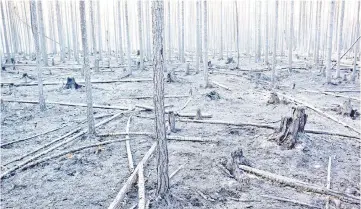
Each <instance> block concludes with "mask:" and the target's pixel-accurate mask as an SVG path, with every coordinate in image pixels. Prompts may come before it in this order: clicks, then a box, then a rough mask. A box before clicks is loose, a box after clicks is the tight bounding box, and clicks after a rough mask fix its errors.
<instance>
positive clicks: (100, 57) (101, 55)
mask: <svg viewBox="0 0 361 209" xmlns="http://www.w3.org/2000/svg"><path fill="white" fill-rule="evenodd" d="M99 2H100V1H97V9H98V11H97V12H98V14H97V15H98V42H99V43H98V44H99V48H98V50H99V60H103V53H102V52H103V47H102V44H103V43H102V24H101V21H100V4H99Z"/></svg>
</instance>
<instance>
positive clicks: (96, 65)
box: [94, 58, 99, 72]
mask: <svg viewBox="0 0 361 209" xmlns="http://www.w3.org/2000/svg"><path fill="white" fill-rule="evenodd" d="M94 68H95V69H94V71H95V72H99V59H98V58H97V59H95V61H94Z"/></svg>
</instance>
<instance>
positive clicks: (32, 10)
mask: <svg viewBox="0 0 361 209" xmlns="http://www.w3.org/2000/svg"><path fill="white" fill-rule="evenodd" d="M30 15H31V29H32V32H33V37H34V44H35V51H36V69H37V72H38V78H37V79H38V89H39V106H40V111H45V110H46V105H45V98H44V92H43V75H42V66H41V64H40V63H41V61H40V60H41V53H40V46H39V45H40V43H39V30H38V17H37V13H36V1H35V0H31V2H30Z"/></svg>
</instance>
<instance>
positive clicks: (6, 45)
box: [0, 1, 11, 59]
mask: <svg viewBox="0 0 361 209" xmlns="http://www.w3.org/2000/svg"><path fill="white" fill-rule="evenodd" d="M0 4H1V18H2V22H3V29H4V39H5V47H6V53H7V58H8V59H9V58H10V56H11V52H10V47H9V41H8V34H7V30H6V22H5V13H4V5H3V4H4V2H3V1H0Z"/></svg>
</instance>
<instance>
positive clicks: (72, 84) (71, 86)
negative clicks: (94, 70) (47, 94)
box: [64, 77, 83, 89]
mask: <svg viewBox="0 0 361 209" xmlns="http://www.w3.org/2000/svg"><path fill="white" fill-rule="evenodd" d="M81 87H83V86H82V85H79V84H77V83H76V82H75V78H74V77H72V78H70V77H68V78H67V80H66V84H65V87H64V88H65V89H80V88H81Z"/></svg>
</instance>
